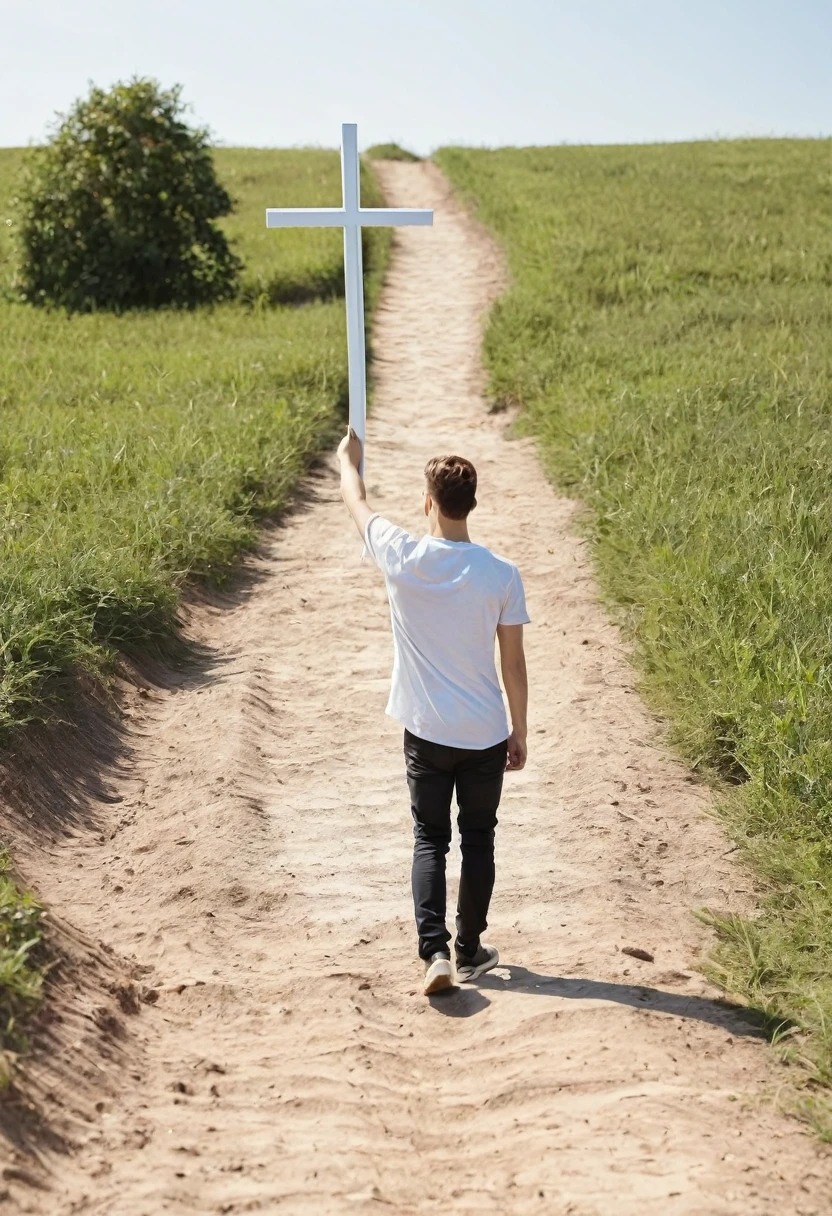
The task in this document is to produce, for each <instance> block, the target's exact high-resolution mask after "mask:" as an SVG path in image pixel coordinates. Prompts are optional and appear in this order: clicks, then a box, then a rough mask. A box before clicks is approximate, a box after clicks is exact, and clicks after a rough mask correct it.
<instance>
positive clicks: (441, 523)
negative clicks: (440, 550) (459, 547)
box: [430, 515, 471, 544]
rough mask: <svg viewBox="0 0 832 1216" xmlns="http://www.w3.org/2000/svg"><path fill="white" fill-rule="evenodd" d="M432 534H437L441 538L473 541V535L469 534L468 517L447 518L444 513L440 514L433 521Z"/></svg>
mask: <svg viewBox="0 0 832 1216" xmlns="http://www.w3.org/2000/svg"><path fill="white" fill-rule="evenodd" d="M430 535H431V536H436V537H438V538H439V539H440V540H456V541H467V542H468V544H470V543H471V537H470V536H469V535H468V520H467V519H446V518H445V516H444V515H440V516H439V518H438V519H437V520H435V521H434V522H433V523H431V526H430Z"/></svg>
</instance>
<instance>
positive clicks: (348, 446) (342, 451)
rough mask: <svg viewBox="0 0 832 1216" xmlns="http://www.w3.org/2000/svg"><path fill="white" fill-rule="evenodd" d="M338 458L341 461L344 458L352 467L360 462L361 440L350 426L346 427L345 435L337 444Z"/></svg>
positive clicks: (355, 467)
mask: <svg viewBox="0 0 832 1216" xmlns="http://www.w3.org/2000/svg"><path fill="white" fill-rule="evenodd" d="M338 459H339V460H340V461H342V462H343V461H345V460H346V461H347V462H348V463H349V464H351V465H352V467H353V468H354V469H357V468H358V467H359V466H360V464H361V440H360V439H359V438H358V436H357V435H356V433H355V431H354V430H353V429H352V427H351V426H348V427H347V433H346V435H345V436H344V438H343V439H342V440H341V442H340V443H339V444H338Z"/></svg>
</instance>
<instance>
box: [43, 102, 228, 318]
mask: <svg viewBox="0 0 832 1216" xmlns="http://www.w3.org/2000/svg"><path fill="white" fill-rule="evenodd" d="M183 110H184V106H183V103H182V100H181V89H180V88H179V87H178V86H177V87H175V88H172V89H167V90H163V89H162V88H160V86H159V85H158V84H157V83H156V82H155V81H151V80H133V81H131V82H130V83H128V84H118V85H116V86H115V87H114V88H112V89H111V90H110V91H109V92H105V91H104V90H102V89H98V88H93V89H92V90H91V92H90V95H89V97H88V98H86V99H85V100H80V101H78V102H77V103H76V104H75V106H74V107H73V109H72V110H71V111H70V112H69V114H68V115H66V116H65V117H64V118H63V120H62V121H61V123H60V125H59V126H58V128H57V130H56V131H55V133H54V135H53V137H52V139H51V140H50V141H49V143H48V144H47V145H46V146H44V147H42V148H38V149H35V150H34V152H33V153H32V156H31V159H30V162H29V172H28V175H27V180H26V182H25V185H24V189H23V193H22V197H21V200H20V202H21V210H22V215H21V224H20V242H21V246H22V266H21V270H20V287H21V289H22V293H23V295H24V297H25V298H26V299H27V300H29V301H31V302H32V303H35V304H57V305H61V306H63V307H65V308H67V309H69V310H70V311H73V312H89V311H92V310H94V309H111V310H115V311H122V310H124V309H127V308H158V307H160V306H163V305H170V304H173V305H180V306H184V307H194V306H195V305H197V304H202V303H210V302H212V301H215V300H222V299H227V298H229V297H230V296H232V295H233V294H234V292H235V288H236V280H237V275H238V273H239V270H240V262H239V260H238V259H237V257H236V256H235V255H234V254H233V253H232V251H231V249H230V247H229V244H228V241H227V239H226V237H225V234H224V233H223V232H221V231H220V230H219V229H218V228H217V227H216V226H215V225H214V223H213V222H212V221H213V220H215V219H217V218H219V217H220V216H224V215H227V214H228V213H229V212H230V211H231V209H232V201H231V198H230V196H229V194H228V193H227V191H226V190H225V189H224V188H223V186H221V185H220V183H219V181H218V180H217V177H216V174H215V172H214V164H213V160H212V156H211V150H210V147H209V143H208V133H207V131H205V130H202V129H193V128H190V127H188V126H187V125H186V123H185V122H184V121H183V119H182V113H183Z"/></svg>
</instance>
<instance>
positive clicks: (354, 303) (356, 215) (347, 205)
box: [266, 122, 433, 476]
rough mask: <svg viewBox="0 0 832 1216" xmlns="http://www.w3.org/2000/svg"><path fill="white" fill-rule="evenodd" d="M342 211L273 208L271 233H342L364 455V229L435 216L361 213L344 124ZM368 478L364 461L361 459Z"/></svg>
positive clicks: (355, 406) (354, 401)
mask: <svg viewBox="0 0 832 1216" xmlns="http://www.w3.org/2000/svg"><path fill="white" fill-rule="evenodd" d="M341 183H342V189H343V196H344V202H343V206H341V207H318V208H313V207H269V208H268V209H267V211H266V227H267V228H343V229H344V281H345V286H346V296H347V359H348V361H349V376H350V426H351V427H352V428H353V430H354V431H355V433H356V434H357V435H358V438H359V439H360V440H361V450H362V453H363V450H364V435H365V419H366V415H367V368H366V364H365V358H364V350H365V347H364V341H365V339H364V274H363V267H362V260H361V229H362V228H363V227H373V228H383V227H396V228H398V227H402V226H403V225H405V224H432V223H433V212H432V211H410V210H405V209H403V208H392V207H372V208H369V207H368V208H366V209H364V208H362V206H361V201H360V186H359V160H358V127H357V125H356V124H355V123H353V122H345V123H344V124H343V126H342V127H341ZM361 474H362V476H363V474H364V459H363V455H362V460H361Z"/></svg>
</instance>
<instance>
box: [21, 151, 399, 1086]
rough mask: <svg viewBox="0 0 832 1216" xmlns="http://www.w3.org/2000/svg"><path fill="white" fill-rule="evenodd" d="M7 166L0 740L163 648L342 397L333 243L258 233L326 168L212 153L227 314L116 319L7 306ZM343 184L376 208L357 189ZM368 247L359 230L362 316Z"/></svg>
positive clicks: (35, 919)
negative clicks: (191, 591) (227, 252)
mask: <svg viewBox="0 0 832 1216" xmlns="http://www.w3.org/2000/svg"><path fill="white" fill-rule="evenodd" d="M22 158H23V154H22V153H21V152H20V151H18V150H14V149H2V150H0V335H2V336H1V337H0V740H4V739H7V736H8V732H9V731H10V730H11V729H13V728H17V727H19V726H20V725H21V724H23V723H25V722H27V721H31V720H32V719H36V718H40V717H42V716H44V714H46V713H48V711H49V706H50V704H51V703H52V701H53V699H54V698H55V696H56V695H57V696H63V695H65V694H66V693H68V692H71V691H72V690H73V689H74V687H75V685H76V677H77V676H78V674H79V673H82V672H83V673H85V674H86V675H87V676H88V677H92V678H93V679H95V680H102V679H106V678H107V675H108V673H110V672H111V671H112V670H113V668H114V665H115V662H116V660H117V656H118V654H119V652H120V651H122V650H124V649H132V648H135V647H157V648H159V647H164V646H165V645H166V644H167V642H168V641H169V639H170V638H171V636H172V634H173V629H174V614H175V610H176V606H177V603H178V601H179V598H180V596H181V594H182V589H183V587H184V585H185V583H186V580H187V579H188V578H190V577H194V576H200V577H207V578H211V579H219V578H222V576H223V575H224V573H225V572H226V571H227V569H228V567H229V565H230V563H231V562H232V561H233V559H234V558H235V556H236V555H237V554H239V553H240V552H241V551H242V550H243V549H245V548H246V546H248V545H249V544H250V543H251V542H252V541H253V539H254V537H255V535H256V529H257V524H258V521H260V520H261V519H262V518H263V517H264V516H265V515H267V514H269V513H271V512H274V511H276V510H277V509H279V508H280V507H281V506H282V505H283V504H285V502H286V500H287V497H288V495H289V493H290V491H291V489H292V487H293V485H294V483H295V481H296V479H297V477H298V476H299V474H300V473H301V472H302V470H303V469H304V467H305V466H306V464H307V463H308V461H309V459H310V457H311V456H313V455H314V454H315V452H317V451H318V450H319V449H320V447H321V446H322V444H323V443H324V442H326V441H329V440H330V439H331V438H332V436H333V434H334V431H335V430H336V429H337V428H338V427H339V426H340V425H341V423H342V421H343V418H344V417H345V407H346V400H347V360H346V337H345V321H344V305H343V301H342V300H341V299H339V298H338V296H339V295H340V294H342V292H343V266H342V240H341V234H340V231H337V230H333V229H330V230H325V231H322V230H319V231H310V230H294V231H293V230H291V229H289V230H286V231H281V232H267V230H266V228H265V216H264V209H265V207H266V206H308V205H322V206H326V205H339V204H340V198H341V185H340V160H339V157H338V154H337V153H335V152H323V151H301V152H274V151H269V152H263V151H252V150H245V151H244V150H233V149H230V150H223V151H221V152H219V153H218V154H217V161H218V167H219V170H220V175H221V177H222V178H223V179H224V181H225V183H226V184H227V185H228V187H229V189H230V191H231V193H232V194H233V195H234V196H235V197H236V198H237V200H238V207H237V210H236V212H235V213H234V214H233V215H232V216H230V217H229V218H228V219H227V220H226V221H225V223H226V227H227V230H228V232H229V235H230V236H231V237H232V239H233V240H234V242H235V245H236V248H237V252H238V253H239V254H240V256H241V257H242V258H243V261H244V263H245V272H244V276H243V286H242V291H241V296H240V299H239V300H238V301H236V302H234V303H229V304H224V305H220V306H216V307H213V308H203V309H199V310H195V311H191V312H187V311H177V310H174V309H169V310H164V311H161V312H155V313H150V312H146V313H140V312H136V313H130V314H126V315H123V316H112V315H108V314H104V313H100V314H94V315H86V316H68V315H66V314H64V313H62V312H59V311H49V310H46V309H36V308H32V307H30V306H28V305H24V304H20V303H18V302H16V301H15V298H14V292H13V286H12V284H13V277H14V225H15V220H16V212H15V208H14V192H15V183H16V180H17V176H18V173H19V171H20V166H21V163H22ZM363 190H364V198H365V201H366V202H368V203H370V204H374V203H376V204H377V203H379V202H381V201H382V200H381V194H380V191H379V189H378V186H377V184H376V183H375V181H374V179H372V178H371V177H370V176H369V175H367V176H366V178H365V180H364V183H363ZM388 247H389V233H388V232H387V231H386V230H384V229H374V230H373V231H372V232H370V233H369V234H368V238H367V244H366V246H365V257H366V263H367V267H368V271H369V274H368V286H369V299H368V303H369V305H370V307H372V304H373V302H374V300H375V298H376V296H377V293H378V288H379V286H380V283H381V277H382V274H383V270H384V265H385V260H386V253H387V249H388ZM301 302H303V306H302V307H298V306H297V305H298V304H299V303H301ZM290 304H291V305H292V306H289V305H290ZM8 868H9V863H8V859H7V858H6V856H5V854H3V853H0V1049H2V1048H3V1047H4V1046H8V1045H10V1044H11V1045H15V1044H17V1043H19V1039H18V1037H17V1024H18V1019H19V1016H20V1015H21V1014H22V1013H23V1012H25V1011H26V1009H28V1008H30V1007H31V1005H32V1004H33V1003H34V1002H35V1001H36V1000H37V996H38V991H39V977H40V972H39V965H40V964H39V961H38V960H39V959H40V957H41V955H40V946H39V941H40V936H41V929H40V922H39V914H38V909H37V906H36V904H35V903H34V902H33V901H32V900H30V899H28V898H27V897H23V896H21V895H20V892H19V891H18V890H17V889H16V887H15V885H14V882H13V880H12V878H11V877H10V875H9V873H8V872H7V871H8ZM1 1062H2V1054H1V1053H0V1063H1ZM0 1073H2V1068H0Z"/></svg>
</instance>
